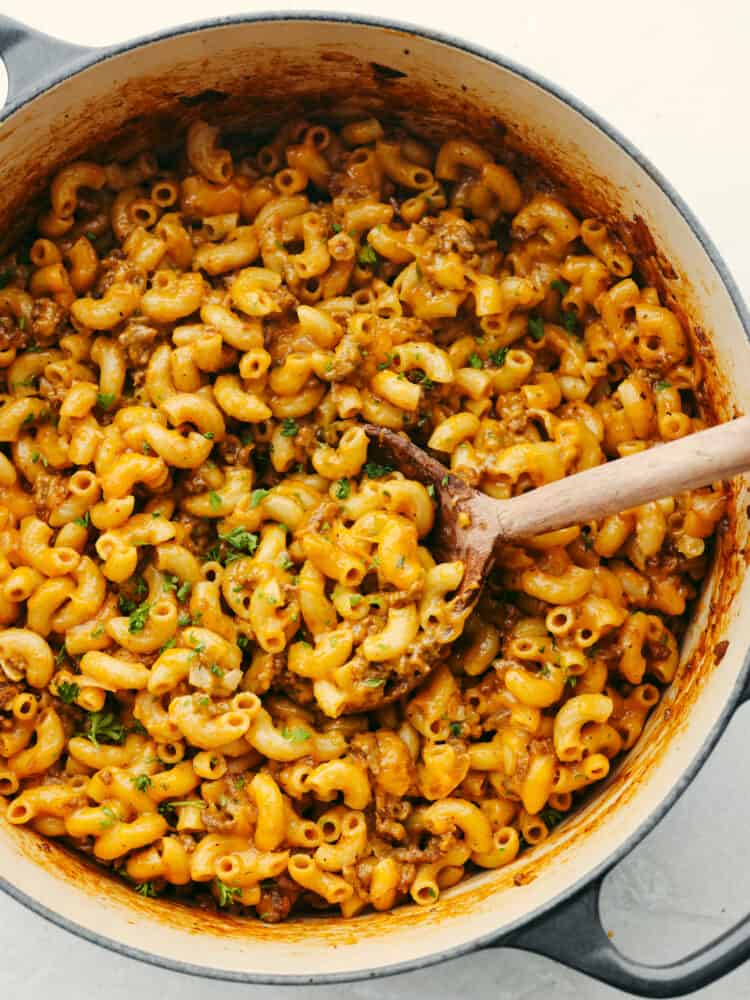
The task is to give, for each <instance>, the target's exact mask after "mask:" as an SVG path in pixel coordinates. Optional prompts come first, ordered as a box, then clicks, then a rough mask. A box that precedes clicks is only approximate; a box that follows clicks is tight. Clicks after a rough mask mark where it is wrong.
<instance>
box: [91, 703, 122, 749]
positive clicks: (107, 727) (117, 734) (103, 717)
mask: <svg viewBox="0 0 750 1000" xmlns="http://www.w3.org/2000/svg"><path fill="white" fill-rule="evenodd" d="M83 735H84V736H85V737H86V739H88V740H91V742H92V743H93V744H94V746H95V747H98V746H99V744H100V741H101V740H104V741H106V742H107V743H122V741H123V740H124V739H125V726H123V724H122V723H121V722H120V721H119V719H118V718H117V717H116V716H115V714H114V712H112V711H110V710H109V709H102V710H101V711H99V712H89V717H88V719H87V722H86V730H85V732H84V734H83Z"/></svg>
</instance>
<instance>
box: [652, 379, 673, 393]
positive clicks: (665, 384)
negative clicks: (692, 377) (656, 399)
mask: <svg viewBox="0 0 750 1000" xmlns="http://www.w3.org/2000/svg"><path fill="white" fill-rule="evenodd" d="M671 388H672V383H671V382H667V381H666V379H663V380H662V381H661V382H657V383H656V385H655V386H654V389H656V391H657V392H661V391H662V390H663V389H671Z"/></svg>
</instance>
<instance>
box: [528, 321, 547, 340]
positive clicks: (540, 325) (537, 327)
mask: <svg viewBox="0 0 750 1000" xmlns="http://www.w3.org/2000/svg"><path fill="white" fill-rule="evenodd" d="M528 330H529V336H530V337H531V339H532V340H541V339H542V338H543V337H544V320H543V319H539V318H538V317H537V316H529V326H528Z"/></svg>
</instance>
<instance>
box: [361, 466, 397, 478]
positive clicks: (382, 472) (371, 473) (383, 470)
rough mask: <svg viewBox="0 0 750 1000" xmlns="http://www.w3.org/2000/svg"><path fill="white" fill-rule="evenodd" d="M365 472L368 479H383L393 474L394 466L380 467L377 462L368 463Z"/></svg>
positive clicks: (364, 468)
mask: <svg viewBox="0 0 750 1000" xmlns="http://www.w3.org/2000/svg"><path fill="white" fill-rule="evenodd" d="M363 472H364V474H365V475H366V476H367V477H368V479H382V478H383V476H387V475H388V474H389V473H390V472H393V466H391V465H378V463H377V462H366V463H365V465H364V466H363Z"/></svg>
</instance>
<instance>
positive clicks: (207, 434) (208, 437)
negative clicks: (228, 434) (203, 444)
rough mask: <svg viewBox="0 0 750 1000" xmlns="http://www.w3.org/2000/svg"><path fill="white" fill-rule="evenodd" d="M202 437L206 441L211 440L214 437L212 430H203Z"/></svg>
mask: <svg viewBox="0 0 750 1000" xmlns="http://www.w3.org/2000/svg"><path fill="white" fill-rule="evenodd" d="M203 437H204V438H205V439H206V440H207V441H213V439H214V432H213V431H204V432H203Z"/></svg>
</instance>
